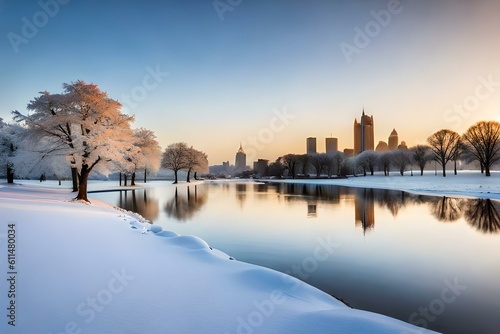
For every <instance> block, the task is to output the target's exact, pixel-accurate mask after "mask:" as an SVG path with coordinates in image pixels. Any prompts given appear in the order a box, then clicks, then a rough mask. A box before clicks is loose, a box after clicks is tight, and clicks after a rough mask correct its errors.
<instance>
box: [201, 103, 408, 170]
mask: <svg viewBox="0 0 500 334" xmlns="http://www.w3.org/2000/svg"><path fill="white" fill-rule="evenodd" d="M353 132H354V148H346V149H344V151H343V152H344V154H345V155H346V156H347V157H352V156H355V155H357V154H359V153H361V152H363V151H367V150H371V151H376V152H386V151H393V150H398V149H407V146H406V143H405V142H404V141H402V142H401V143H400V142H399V137H398V133H397V132H396V129H393V130H392V132H391V133H390V135H389V137H388V140H387V142H385V141H382V140H381V141H379V142H378V144H377V146H376V147H375V135H374V133H375V126H374V122H373V115H371V116H368V115H366V114H365V110H364V109H363V112H362V114H361V118H360V120H359V121H358V120H357V118H355V119H354V128H353ZM325 148H326V153H331V152H335V151H338V138H334V137H330V138H325ZM306 153H307V154H316V153H318V151H317V140H316V137H309V138H307V139H306ZM268 165H269V160H266V159H259V160H257V161H255V162H254V163H253V169H254V170H255V171H256V172H257V173H262V174H264V172H265V171H266V169H267V167H268ZM247 169H248V168H247V155H246V153H245V151H244V150H243V146H242V145H241V144H240V148H239V149H238V151H237V152H236V157H235V163H234V166H232V165H230V163H229V161H226V162H223V163H222V165H219V166H212V167H211V168H210V172H211V173H215V174H217V173H225V174H234V173H238V172H242V171H245V170H247Z"/></svg>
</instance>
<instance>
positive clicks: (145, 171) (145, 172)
mask: <svg viewBox="0 0 500 334" xmlns="http://www.w3.org/2000/svg"><path fill="white" fill-rule="evenodd" d="M146 174H147V170H146V168H144V183H146Z"/></svg>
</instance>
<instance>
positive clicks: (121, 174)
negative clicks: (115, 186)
mask: <svg viewBox="0 0 500 334" xmlns="http://www.w3.org/2000/svg"><path fill="white" fill-rule="evenodd" d="M121 186H122V172H120V187H121Z"/></svg>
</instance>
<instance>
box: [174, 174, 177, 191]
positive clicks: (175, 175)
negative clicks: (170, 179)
mask: <svg viewBox="0 0 500 334" xmlns="http://www.w3.org/2000/svg"><path fill="white" fill-rule="evenodd" d="M174 176H175V181H174V184H176V183H177V170H174ZM176 191H177V189H176Z"/></svg>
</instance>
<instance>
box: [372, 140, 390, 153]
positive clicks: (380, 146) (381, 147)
mask: <svg viewBox="0 0 500 334" xmlns="http://www.w3.org/2000/svg"><path fill="white" fill-rule="evenodd" d="M387 151H389V145H387V143H386V142H385V141H382V140H381V141H379V142H378V144H377V147H376V148H375V152H387Z"/></svg>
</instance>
